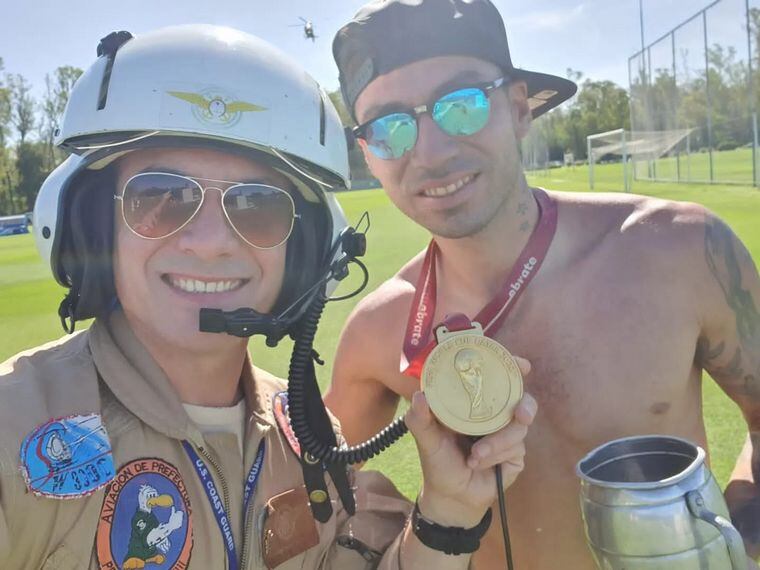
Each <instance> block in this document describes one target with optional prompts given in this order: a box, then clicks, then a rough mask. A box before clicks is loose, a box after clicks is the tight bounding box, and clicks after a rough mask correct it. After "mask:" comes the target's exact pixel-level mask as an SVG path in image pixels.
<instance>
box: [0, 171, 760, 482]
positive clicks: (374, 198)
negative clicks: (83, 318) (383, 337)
mask: <svg viewBox="0 0 760 570" xmlns="http://www.w3.org/2000/svg"><path fill="white" fill-rule="evenodd" d="M596 174H597V186H596V189H597V191H618V190H619V189H620V188H621V186H622V177H621V169H620V166H619V165H602V166H597V168H596ZM530 181H531V183H532V184H534V185H537V186H544V187H546V188H550V189H555V190H566V191H586V190H587V189H588V172H587V170H586V168H584V167H575V168H563V169H555V170H550V171H548V172H547V173H544V174H541V175H532V176H531V177H530ZM634 192H636V193H639V194H646V195H651V196H659V197H663V198H669V199H674V200H687V201H693V202H698V203H701V204H704V205H705V206H707V207H708V208H710V209H712V210H713V211H715V212H716V213H718V214H719V215H720V216H721V217H723V218H724V219H725V220H726V221H727V222H728V223H729V224H730V225H731V227H732V228H733V229H734V231H736V233H737V234H738V235H739V237H740V238H741V239H742V240H743V241H744V243H745V244H746V245H747V246H748V247H749V250H750V252H751V253H752V255H753V257H754V259H755V260H760V223H758V221H759V220H760V190H758V189H755V188H750V187H740V186H707V185H675V184H661V183H635V185H634ZM340 201H341V203H342V204H343V207H344V208H345V210H346V214H347V215H348V218H349V220H352V221H357V220H358V219H359V217H360V216H361V213H362V212H364V211H365V210H367V211H369V212H370V215H371V217H372V229H371V231H370V233H369V235H368V254H367V257H366V262H367V265H368V267H369V269H370V283H369V287H368V290H371V289H372V288H374V287H375V286H377V285H378V284H379V283H381V282H382V281H383V280H385V279H387V278H388V277H390V276H391V275H393V274H394V273H395V271H396V270H397V269H398V268H399V267H400V266H401V264H402V263H403V262H404V261H406V260H407V259H409V258H410V257H411V256H412V255H414V254H415V253H416V252H417V251H419V250H420V249H422V248H423V247H424V246H425V244H426V243H427V240H428V236H427V234H426V232H425V231H423V230H421V229H419V228H417V227H415V226H414V225H413V224H412V223H411V222H410V221H408V220H407V219H406V218H404V217H403V216H402V215H401V214H400V213H398V212H397V211H396V210H395V208H394V207H393V206H392V205H391V204H390V202H389V201H388V199H387V198H386V197H385V195H384V194H383V193H382V192H381V191H378V190H367V191H357V192H352V193H346V194H342V195H340ZM352 279H353V278H352ZM352 283H356V281H351V282H347V283H345V284H343V285H342V286H341V288H340V289H339V292H347V291H348V290H349V288H350V287H351V284H352ZM62 296H63V289H61V288H60V287H59V286H57V285H56V284H55V283H54V282H53V280H52V278H51V277H50V275H49V271H48V269H47V268H46V267H44V266H43V264H42V262H41V261H40V260H39V257H38V255H37V252H36V250H35V248H34V241H33V238H32V236H31V235H23V236H13V237H4V238H0V361H2V360H4V359H5V358H7V357H9V356H11V355H13V354H14V353H16V352H18V351H19V350H22V349H25V348H29V347H32V346H35V345H37V344H40V343H42V342H45V341H48V340H51V339H54V338H57V337H59V336H61V335H62V334H63V333H62V331H61V328H60V324H59V322H58V317H57V307H58V302H59V301H60V299H61V298H62ZM357 300H358V299H351V300H349V301H344V302H341V303H331V304H330V305H328V308H327V310H326V312H325V315H324V317H323V319H322V323H321V327H320V330H319V334H318V336H317V342H316V347H317V349H318V350H319V351H320V352H321V354H322V355H323V356H324V357H325V359H326V360H327V364H326V366H324V367H323V368H322V369H321V370H320V382H321V384H322V385H323V386H325V385H326V383H327V381H328V379H329V377H330V373H331V361H332V355H333V354H334V351H335V345H336V343H337V340H338V335H339V333H340V330H341V326H342V324H343V322H344V321H345V319H346V317H347V315H348V313H349V312H350V311H351V309H352V307H353V306H354V304H355V302H356V301H357ZM251 351H252V354H253V358H254V360H255V361H256V362H257V363H258V364H260V365H262V366H264V367H265V368H268V369H270V370H272V371H273V372H275V373H277V374H280V375H281V376H285V375H286V372H287V367H288V359H289V352H290V345H289V344H288V343H283V345H282V346H280V347H278V348H277V349H275V350H272V349H268V348H266V347H265V346H264V344H263V342H261V341H259V340H253V341H252V342H251ZM704 393H705V404H704V412H705V417H706V421H707V427H708V438H709V443H710V448H711V449H710V450H711V454H712V466H713V469H714V471H715V474H716V476H717V478H718V480H719V481H720V482H721V484H725V482H726V480H727V479H728V477H729V475H730V472H731V469H732V468H733V464H734V460H735V458H736V455H737V453H738V451H739V449H740V447H741V445H742V443H743V441H744V436H745V431H746V428H745V425H744V423H743V420H742V419H741V416H740V414H739V412H738V410H737V408H736V407H735V406H734V405H733V403H732V402H730V401H729V400H728V399H727V398H726V397H725V396H724V395H723V394H722V392H720V391H719V390H718V389H717V388H716V387H715V385H714V384H713V383H712V382H711V381H709V379H707V381H706V382H705V389H704ZM371 466H372V467H374V468H377V469H381V470H383V471H384V472H386V473H387V474H388V475H390V476H391V477H392V479H393V480H394V481H395V482H396V484H397V485H398V486H399V488H400V489H401V490H402V491H404V492H405V493H406V494H407V495H409V496H412V497H413V496H414V495H415V494H416V492H417V488H418V482H419V466H418V461H417V458H416V452H415V450H414V443H413V441H412V440H411V438H410V437H409V436H406V437H405V438H404V439H403V440H402V441H401V442H400V443H399V444H397V445H396V446H394V447H393V448H391V449H390V450H389V451H387V452H386V453H385V454H383V455H382V456H381V457H380V458H378V459H375V460H373V461H372V462H371Z"/></svg>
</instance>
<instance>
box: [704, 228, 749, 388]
mask: <svg viewBox="0 0 760 570" xmlns="http://www.w3.org/2000/svg"><path fill="white" fill-rule="evenodd" d="M705 257H706V260H707V265H708V267H709V268H710V271H711V272H712V274H713V276H714V277H715V279H716V281H717V282H718V284H719V285H720V287H721V289H722V290H723V295H724V296H725V299H726V303H728V306H729V307H730V308H731V310H732V311H733V313H734V315H735V317H736V329H737V336H738V340H739V346H738V347H737V348H736V352H735V353H734V355H733V357H732V358H731V360H730V361H729V363H728V364H725V365H723V366H720V367H716V366H715V364H714V363H712V366H710V364H711V361H714V360H715V359H716V358H718V357H719V356H721V355H722V354H723V352H724V350H725V348H726V347H725V343H724V342H721V343H719V344H718V345H717V346H716V347H711V346H710V343H709V342H708V341H707V340H706V339H702V340H701V341H700V343H699V345H698V353H699V355H700V358H701V361H702V363H703V365H705V367H709V370H710V371H711V372H713V373H714V374H715V375H716V376H719V377H721V379H723V380H728V381H733V382H737V381H738V382H740V383H741V389H742V392H743V394H744V395H745V396H750V397H752V398H758V399H760V312H758V309H757V307H755V302H754V300H753V298H752V294H751V292H750V291H749V289H748V288H747V286H745V285H743V284H742V264H744V265H745V267H747V269H748V270H749V271H752V272H755V273H756V271H757V270H756V269H755V267H754V264H753V263H752V259H751V258H750V257H749V253H748V252H747V251H746V250H745V249H744V248H743V247H742V246H741V244H740V243H739V242H738V240H736V239H735V238H734V235H733V233H732V232H731V230H730V229H729V228H728V226H726V225H725V224H724V223H723V222H720V221H717V220H716V221H712V222H710V223H708V225H707V226H706V228H705Z"/></svg>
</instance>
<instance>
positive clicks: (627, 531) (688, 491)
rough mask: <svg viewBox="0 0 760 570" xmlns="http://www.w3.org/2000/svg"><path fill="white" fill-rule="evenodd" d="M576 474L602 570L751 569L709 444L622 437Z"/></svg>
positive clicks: (579, 467) (581, 464) (584, 461)
mask: <svg viewBox="0 0 760 570" xmlns="http://www.w3.org/2000/svg"><path fill="white" fill-rule="evenodd" d="M576 473H577V474H578V476H579V477H580V478H581V495H580V500H581V510H582V512H583V520H584V523H585V527H586V538H587V539H588V544H589V546H590V548H591V551H592V553H593V555H594V558H595V560H596V564H597V566H598V567H599V568H600V570H654V569H658V570H659V569H665V568H667V569H668V570H729V569H733V570H746V568H747V557H746V554H745V551H744V543H743V542H742V538H741V535H740V534H739V532H738V531H737V530H736V529H735V528H734V527H733V525H732V524H731V522H730V518H729V514H728V508H727V506H726V503H725V501H724V499H723V494H722V493H721V490H720V487H718V484H717V482H716V481H715V478H714V477H713V475H712V473H711V472H710V470H709V469H708V468H707V466H706V464H705V451H704V449H702V448H701V447H699V446H697V445H694V444H693V443H691V442H689V441H686V440H683V439H679V438H676V437H668V436H656V435H655V436H640V437H628V438H624V439H618V440H615V441H611V442H609V443H606V444H604V445H602V446H600V447H598V448H596V449H594V450H593V451H592V452H591V453H589V454H588V455H586V457H584V458H583V459H582V460H581V461H579V462H578V465H577V466H576Z"/></svg>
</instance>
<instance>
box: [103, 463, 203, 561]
mask: <svg viewBox="0 0 760 570" xmlns="http://www.w3.org/2000/svg"><path fill="white" fill-rule="evenodd" d="M96 544H97V551H98V563H99V567H100V568H101V570H105V569H113V570H133V569H136V568H152V567H153V568H172V569H178V570H183V569H185V568H187V566H188V563H189V560H190V553H191V551H192V548H193V528H192V516H191V510H190V499H189V497H188V494H187V489H186V487H185V482H184V481H183V480H182V476H181V475H180V473H179V471H178V470H177V468H176V467H174V465H172V464H171V463H168V462H166V461H163V460H161V459H152V458H146V459H136V460H134V461H131V462H130V463H127V464H126V465H124V466H123V467H122V468H121V469H119V471H118V473H116V475H115V476H114V478H113V481H111V484H110V485H109V486H108V489H107V490H106V495H105V499H104V500H103V506H102V507H101V509H100V519H99V521H98V531H97V536H96Z"/></svg>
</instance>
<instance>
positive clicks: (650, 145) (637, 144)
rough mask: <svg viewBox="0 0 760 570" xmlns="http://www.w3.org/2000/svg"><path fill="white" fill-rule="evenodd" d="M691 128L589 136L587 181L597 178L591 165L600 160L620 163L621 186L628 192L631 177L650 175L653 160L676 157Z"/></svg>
mask: <svg viewBox="0 0 760 570" xmlns="http://www.w3.org/2000/svg"><path fill="white" fill-rule="evenodd" d="M690 132H691V129H675V130H670V131H628V130H625V129H617V130H614V131H607V132H606V133H598V134H595V135H589V136H588V137H587V138H586V144H587V146H588V149H587V152H588V166H589V184H590V186H591V189H592V190H593V189H594V183H595V182H596V181H597V179H598V178H599V174H598V173H595V170H596V169H595V166H597V165H598V164H600V163H605V162H614V163H621V164H622V168H623V187H624V189H625V191H626V192H630V191H631V179H632V178H634V177H635V178H636V179H640V178H652V177H653V176H652V173H651V170H652V168H653V167H656V161H657V160H658V159H660V158H662V157H665V156H671V155H672V156H674V157H675V159H676V160H678V154H679V149H680V147H681V146H683V144H684V143H685V144H686V146H687V147H688V144H689V133H690Z"/></svg>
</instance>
